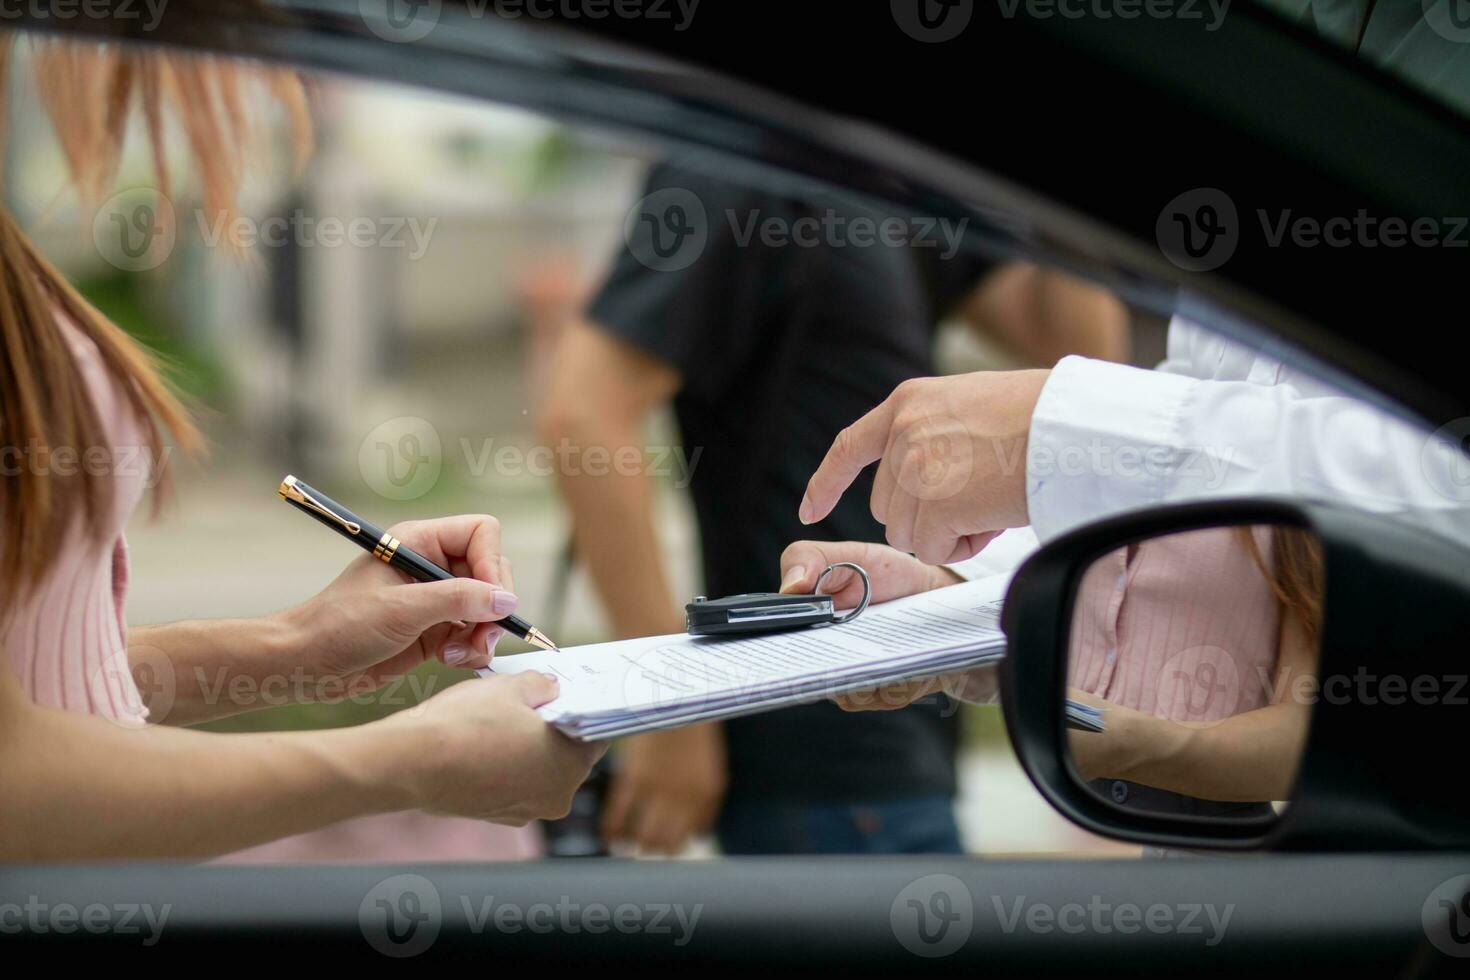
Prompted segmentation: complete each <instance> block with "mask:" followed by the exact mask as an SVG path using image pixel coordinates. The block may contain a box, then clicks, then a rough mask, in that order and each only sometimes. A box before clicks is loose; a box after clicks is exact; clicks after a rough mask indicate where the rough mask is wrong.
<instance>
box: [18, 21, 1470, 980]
mask: <svg viewBox="0 0 1470 980" xmlns="http://www.w3.org/2000/svg"><path fill="white" fill-rule="evenodd" d="M391 3H392V0H390V4H391ZM593 7H594V5H591V4H588V5H585V6H584V5H574V4H563V5H550V4H547V5H537V4H535V3H529V2H528V3H527V4H524V5H519V4H497V5H494V6H488V5H483V4H482V5H478V6H476V5H473V4H470V5H464V6H462V5H459V4H454V3H447V2H446V3H442V4H440V3H437V2H431V3H428V4H417V5H398V4H392V5H391V6H390V5H388V4H377V5H375V4H373V3H369V2H366V0H364V2H363V3H361V4H359V3H354V2H347V0H317V2H294V0H292V2H282V3H276V4H272V5H270V6H268V7H260V8H256V7H253V6H249V5H240V6H235V5H225V6H221V7H219V8H215V7H212V6H204V5H185V4H178V5H177V6H172V5H171V7H170V9H169V10H168V11H166V12H165V14H164V15H163V16H162V17H161V18H160V19H159V20H158V22H157V23H156V24H155V25H153V26H152V27H150V28H148V29H147V30H144V29H143V28H142V27H141V26H140V25H139V22H137V21H133V20H123V19H105V18H91V19H89V18H78V19H65V20H63V19H59V18H55V17H51V16H48V15H45V14H44V13H37V12H35V11H31V12H28V13H26V14H23V15H22V16H21V17H19V18H17V19H16V20H15V21H14V22H13V26H16V27H21V28H25V29H34V30H40V31H57V32H61V33H63V34H68V33H74V32H86V33H91V34H110V35H112V37H113V38H114V40H116V41H117V42H118V43H126V44H131V43H164V44H175V45H181V46H184V47H188V48H200V49H208V50H223V51H229V52H232V53H236V54H239V55H242V56H249V57H260V58H266V59H270V60H275V61H282V62H285V63H289V64H294V65H299V66H302V67H308V68H311V69H314V70H320V71H326V72H337V73H344V74H347V75H351V76H356V77H360V78H365V79H377V80H385V81H391V82H395V83H404V84H408V85H412V86H417V87H422V88H424V89H428V90H434V91H438V92H446V93H454V94H458V95H462V96H468V97H471V98H474V99H479V100H488V101H494V102H503V103H509V104H513V105H518V106H524V107H529V108H533V109H535V110H537V111H539V112H544V113H547V114H549V115H552V116H555V117H558V118H563V119H569V120H574V121H577V122H580V123H584V124H588V125H593V126H596V127H599V128H604V129H608V130H612V131H616V132H620V133H633V134H637V135H639V136H640V137H643V138H649V139H653V140H656V141H659V142H660V143H661V144H663V145H669V146H677V147H684V148H694V149H698V150H700V151H702V152H713V153H714V154H715V155H716V159H718V160H720V161H722V165H724V166H728V168H729V170H728V172H729V173H730V174H732V175H735V176H736V177H737V178H738V179H741V180H750V181H752V182H757V183H759V182H762V181H777V182H789V181H791V180H798V181H803V182H807V183H809V184H811V185H813V186H820V187H828V188H837V189H840V190H842V191H844V192H847V193H854V194H857V195H860V196H862V197H864V198H865V199H870V200H877V201H882V202H885V203H887V204H890V205H893V206H895V207H899V208H904V209H907V210H909V211H912V212H915V213H924V214H928V215H933V216H935V217H936V218H939V219H946V218H947V219H951V220H954V221H961V220H963V221H966V222H968V223H970V227H971V229H972V233H973V235H974V237H975V238H976V240H977V241H979V242H980V243H981V244H982V245H983V247H984V248H985V249H986V250H987V251H989V252H991V253H992V254H995V255H998V256H1010V257H1020V258H1026V259H1032V260H1035V261H1038V262H1042V263H1045V264H1048V265H1056V266H1060V267H1062V268H1065V269H1067V270H1070V271H1074V272H1077V273H1080V274H1082V275H1084V276H1086V277H1089V278H1091V279H1094V280H1095V281H1097V282H1100V283H1102V284H1104V285H1107V286H1108V287H1110V288H1112V289H1113V290H1115V291H1116V292H1118V293H1119V294H1121V295H1123V296H1126V297H1127V298H1128V299H1130V300H1131V301H1132V302H1133V303H1135V304H1137V305H1138V306H1139V307H1141V308H1145V309H1149V310H1152V311H1153V312H1154V313H1156V314H1159V315H1161V316H1173V315H1179V314H1184V315H1187V316H1188V317H1189V318H1190V319H1191V320H1193V321H1195V322H1198V323H1200V324H1202V325H1204V326H1206V327H1209V328H1211V329H1212V330H1215V331H1217V332H1219V333H1220V334H1223V335H1226V336H1231V337H1235V338H1240V339H1243V340H1246V341H1248V342H1249V343H1252V344H1254V345H1257V346H1261V347H1264V348H1266V349H1268V350H1269V351H1271V352H1272V353H1274V354H1275V355H1276V356H1277V357H1279V358H1280V359H1281V360H1282V361H1285V362H1287V363H1290V364H1292V365H1294V366H1295V367H1296V368H1298V369H1300V370H1303V371H1307V372H1309V373H1311V374H1313V375H1314V376H1316V377H1319V378H1322V379H1325V380H1327V381H1329V382H1331V383H1333V384H1336V385H1338V386H1340V387H1341V388H1343V389H1344V390H1347V391H1350V392H1352V393H1353V394H1355V395H1357V396H1359V397H1362V398H1364V399H1367V400H1370V401H1372V402H1373V403H1374V404H1376V405H1378V406H1380V407H1382V408H1384V409H1385V410H1388V411H1391V412H1394V413H1397V414H1399V415H1401V416H1403V417H1405V418H1408V419H1412V420H1414V421H1415V422H1416V423H1417V424H1420V425H1423V426H1424V427H1425V429H1426V431H1430V430H1433V429H1436V428H1439V427H1441V426H1445V425H1447V424H1453V423H1454V422H1455V420H1457V419H1462V418H1464V417H1466V416H1470V407H1467V406H1470V397H1467V391H1466V387H1465V385H1464V382H1463V377H1462V370H1461V367H1460V365H1461V363H1462V362H1461V359H1460V358H1459V357H1457V356H1455V354H1456V353H1458V351H1457V349H1456V348H1455V347H1454V346H1447V344H1449V345H1454V344H1455V341H1454V339H1453V338H1452V339H1450V340H1448V341H1447V340H1446V338H1445V326H1446V322H1447V321H1446V312H1445V311H1453V310H1456V309H1458V308H1459V303H1458V302H1457V301H1458V300H1459V299H1460V287H1461V284H1462V283H1463V282H1464V276H1463V270H1462V266H1463V253H1460V252H1457V251H1456V249H1457V248H1461V247H1464V245H1463V242H1464V240H1465V239H1464V238H1463V237H1460V236H1461V235H1462V234H1463V219H1462V218H1460V217H1457V216H1464V215H1470V184H1467V180H1466V175H1467V174H1470V128H1467V126H1466V122H1465V120H1464V118H1463V116H1462V115H1461V110H1460V109H1459V108H1458V104H1457V103H1453V102H1452V101H1451V100H1449V99H1447V98H1445V97H1443V96H1442V95H1441V94H1438V93H1426V92H1425V91H1423V90H1422V88H1421V87H1416V83H1415V82H1414V81H1413V80H1412V79H1409V80H1406V79H1404V78H1402V77H1399V76H1397V75H1394V74H1391V73H1390V72H1388V71H1385V70H1383V69H1380V68H1379V67H1378V66H1376V65H1374V64H1371V63H1369V62H1368V61H1367V60H1366V59H1364V58H1362V57H1359V56H1358V55H1356V54H1355V53H1353V52H1351V51H1347V50H1344V49H1342V48H1340V47H1338V46H1335V45H1334V44H1333V43H1331V42H1328V41H1323V40H1321V39H1319V38H1317V37H1315V36H1314V35H1313V33H1312V32H1310V31H1308V30H1306V29H1305V28H1303V27H1301V26H1300V25H1299V24H1295V23H1293V22H1290V21H1288V20H1286V19H1283V18H1282V17H1280V16H1279V15H1278V14H1277V13H1274V12H1272V11H1267V10H1263V9H1259V8H1257V7H1255V6H1253V5H1250V6H1248V5H1245V4H1236V5H1234V6H1232V7H1230V8H1229V9H1228V10H1223V11H1215V12H1214V13H1212V12H1211V11H1210V10H1209V9H1207V8H1199V7H1196V6H1195V5H1190V4H1180V5H1177V6H1172V7H1169V8H1168V11H1169V13H1168V14H1166V15H1158V14H1157V13H1128V14H1126V15H1125V14H1124V13H1123V7H1124V5H1119V6H1118V8H1117V9H1115V8H1113V7H1106V8H1096V7H1093V8H1090V9H1087V10H1081V9H1080V8H1077V9H1074V8H1068V7H1066V5H1058V6H1057V7H1055V8H1053V7H1051V6H1048V5H1040V4H1026V3H1018V4H1014V5H1012V4H1006V3H1000V4H997V5H995V6H994V7H993V8H992V7H987V6H984V5H980V4H973V3H970V2H967V0H959V2H951V3H945V4H936V3H931V2H929V0H919V2H918V3H914V4H905V3H903V2H900V0H895V2H894V3H893V4H891V5H872V6H869V7H867V8H864V9H851V7H850V6H847V5H844V6H842V7H840V8H838V7H830V8H829V7H823V8H816V7H814V6H813V7H811V8H810V9H807V8H803V9H801V10H800V11H796V10H792V9H783V8H780V7H775V6H769V7H768V6H765V5H754V4H748V3H747V4H721V5H719V6H715V5H713V4H708V5H693V4H691V5H688V6H686V7H680V6H677V5H673V4H662V3H657V2H649V3H647V4H640V5H636V6H619V5H617V4H613V5H610V6H608V7H606V8H604V7H601V6H596V10H597V11H601V13H593ZM1099 9H1104V10H1105V12H1106V13H1107V15H1106V16H1104V15H1100V14H1099V13H1098V10H1099ZM1127 9H1128V10H1129V11H1132V10H1133V8H1131V7H1129V8H1127ZM1150 9H1153V8H1150ZM1159 9H1163V8H1159ZM1079 11H1080V12H1079ZM1191 12H1197V13H1198V14H1199V16H1194V14H1193V13H1191ZM1288 12H1290V11H1288ZM1435 23H1441V24H1442V25H1443V24H1448V25H1449V26H1448V27H1444V28H1443V29H1444V30H1446V31H1451V32H1453V29H1454V25H1455V22H1454V21H1453V20H1448V21H1443V22H1439V21H1436V22H1435ZM1436 36H1439V37H1441V38H1442V39H1443V35H1436ZM1455 50H1456V51H1457V50H1458V49H1455ZM1449 64H1450V65H1451V67H1450V69H1448V71H1447V74H1446V75H1445V76H1441V77H1450V78H1453V77H1454V73H1455V72H1456V71H1460V70H1463V59H1459V60H1451V61H1450V62H1449ZM1428 74H1429V75H1430V76H1433V73H1432V72H1430V73H1428ZM1365 211H1366V212H1368V213H1371V214H1374V215H1393V216H1398V217H1401V218H1407V219H1409V220H1410V221H1411V222H1412V221H1413V220H1414V219H1418V218H1423V219H1427V220H1429V221H1430V222H1431V223H1432V227H1433V237H1434V240H1435V242H1436V243H1437V244H1436V246H1435V247H1428V248H1408V247H1393V246H1385V247H1371V246H1367V245H1365V244H1364V242H1363V241H1362V240H1361V239H1358V240H1354V242H1353V244H1352V245H1350V246H1349V247H1333V246H1331V245H1324V244H1323V236H1322V234H1321V233H1320V228H1321V227H1322V226H1323V224H1324V223H1325V222H1327V221H1329V220H1331V219H1334V218H1342V217H1344V216H1347V217H1353V218H1355V217H1356V216H1357V215H1358V214H1359V213H1361V212H1365ZM1303 216H1306V217H1308V218H1309V219H1311V221H1313V222H1315V227H1318V228H1319V233H1318V234H1316V235H1315V236H1313V235H1301V234H1297V233H1295V232H1294V231H1293V230H1292V229H1295V228H1297V227H1298V226H1297V225H1295V224H1293V222H1294V221H1295V219H1299V218H1301V217H1303ZM1283 222H1285V225H1283ZM1457 224H1458V227H1459V228H1460V229H1461V230H1460V231H1458V232H1457V231H1456V227H1457ZM1283 227H1285V228H1287V229H1288V230H1287V231H1286V232H1285V233H1283V234H1281V235H1275V234H1274V231H1273V230H1274V229H1278V228H1283ZM1456 241H1459V242H1460V243H1461V244H1458V245H1457V244H1455V242H1456ZM1466 861H1467V858H1466V855H1464V854H1461V853H1455V852H1442V853H1435V852H1426V853H1413V854H1395V855H1382V854H1373V853H1322V854H1310V855H1307V854H1293V855H1264V856H1260V857H1251V858H1243V859H1234V860H1224V859H1215V858H1209V857H1204V856H1190V857H1180V858H1176V859H1173V860H1168V861H1139V860H1100V861H1069V860H1007V861H986V860H977V859H941V858H932V859H907V858H904V859H897V858H895V859H885V860H881V861H872V862H858V861H852V862H834V861H825V860H815V859H793V860H782V861H727V860H718V861H710V862H697V863H687V864H684V863H681V864H669V863H650V862H621V861H612V860H607V861H603V860H595V861H585V862H569V863H539V864H531V865H505V866H494V867H492V868H488V869H487V868H474V867H457V866H409V867H403V866H396V867H387V866H385V867H376V868H374V867H350V868H331V869H322V868H311V869H306V868H291V867H281V868H235V867H218V866H203V867H179V866H171V865H136V864H121V865H112V866H104V867H81V866H70V867H22V868H7V869H5V870H4V871H3V872H0V930H3V931H4V932H5V933H9V934H10V935H11V936H12V937H13V938H14V939H17V940H22V941H25V942H27V943H33V944H36V945H38V946H40V945H44V944H58V945H60V946H70V947H72V949H71V950H70V951H71V952H88V953H103V954H105V955H110V954H111V952H112V951H113V949H114V948H115V947H117V946H129V945H148V944H146V943H145V942H144V940H146V939H147V938H148V937H149V936H150V935H154V934H152V933H150V932H149V931H148V929H147V928H146V926H147V923H148V922H149V921H150V916H152V917H153V921H158V920H159V919H160V918H164V917H166V919H167V931H166V932H165V933H160V934H158V935H161V936H162V937H163V938H162V939H160V940H159V941H158V942H156V944H151V945H149V948H150V949H152V950H153V951H154V952H155V953H156V954H157V955H158V956H159V957H166V956H168V955H169V954H173V956H175V957H177V958H179V959H180V960H184V961H187V960H189V959H192V960H193V961H194V962H195V963H198V962H199V961H200V959H201V958H203V957H207V956H209V955H210V954H213V953H219V952H224V953H226V954H227V955H228V957H229V958H230V960H232V961H241V960H242V959H243V958H244V957H246V956H247V955H248V956H251V958H252V959H253V958H255V957H259V959H260V961H262V962H265V961H266V960H267V958H269V959H270V960H271V961H273V962H280V961H281V958H282V957H283V956H285V957H293V958H294V957H298V956H311V957H313V958H314V957H315V956H327V955H330V956H333V957H334V958H340V957H343V956H347V957H351V958H352V960H353V961H354V963H355V962H357V961H359V960H361V961H368V962H377V961H379V960H380V957H382V956H385V955H386V956H389V957H407V956H414V957H423V958H424V959H429V960H432V959H441V958H442V959H459V960H466V961H473V962H476V963H477V965H478V964H483V963H486V962H487V961H488V962H489V963H490V964H491V966H492V968H498V969H506V968H511V967H522V968H524V967H530V968H543V967H549V966H553V965H555V966H560V967H566V966H573V967H574V968H576V967H583V968H596V967H598V966H601V965H602V964H604V963H613V962H617V963H619V964H623V963H628V964H638V965H643V964H649V965H654V966H658V967H665V966H693V967H696V968H699V969H707V970H722V969H724V970H730V971H731V972H733V971H734V970H737V969H738V970H741V971H748V970H749V969H751V968H752V967H760V966H765V965H770V966H776V965H778V964H779V965H782V966H788V965H798V964H799V965H811V966H816V967H819V968H824V969H828V970H834V971H844V970H851V971H854V972H858V971H860V972H865V973H866V972H877V971H879V970H882V971H885V972H890V971H895V970H904V971H907V970H910V969H919V968H926V969H937V970H943V971H945V972H955V973H958V972H960V971H965V972H969V973H974V972H976V971H980V970H990V971H1000V972H1001V973H1003V974H1005V975H1010V974H1015V973H1020V972H1021V971H1023V970H1024V971H1028V972H1035V973H1039V974H1057V975H1075V974H1076V973H1078V972H1080V971H1085V970H1091V969H1096V970H1101V971H1118V972H1122V971H1126V972H1129V973H1139V972H1149V973H1164V972H1179V971H1181V970H1198V971H1202V972H1206V971H1207V972H1216V973H1238V972H1244V971H1245V970H1248V969H1262V968H1267V969H1269V968H1273V967H1281V966H1286V967H1301V966H1308V965H1310V966H1311V967H1314V968H1323V967H1333V966H1336V967H1338V968H1348V969H1355V970H1358V971H1363V970H1369V969H1371V970H1372V971H1373V972H1375V973H1376V974H1378V975H1382V974H1385V973H1388V972H1390V971H1396V970H1400V969H1404V970H1408V971H1415V970H1435V969H1444V966H1443V964H1444V963H1445V962H1447V960H1445V959H1444V956H1445V952H1444V951H1443V950H1440V949H1437V948H1435V947H1434V946H1433V945H1431V944H1430V941H1429V939H1428V936H1427V934H1426V931H1425V927H1424V925H1423V922H1424V919H1423V916H1424V915H1426V914H1428V912H1427V911H1426V910H1435V909H1438V907H1439V906H1438V905H1437V904H1436V903H1437V902H1438V901H1440V900H1441V899H1444V898H1445V896H1446V895H1448V894H1449V892H1446V891H1444V888H1445V886H1447V885H1450V884H1451V882H1452V881H1454V880H1455V879H1456V878H1457V876H1458V875H1460V874H1461V873H1462V872H1463V871H1464V868H1465V865H1466ZM1452 890H1453V889H1451V891H1452ZM1455 898H1458V896H1455V897H1454V898H1451V899H1450V902H1451V905H1453V904H1454V900H1455ZM500 907H507V908H510V909H512V910H514V914H513V915H511V916H510V917H509V918H506V919H504V920H500V919H497V918H495V917H494V914H493V910H494V909H496V908H500ZM90 908H102V909H104V910H114V911H116V912H117V914H118V915H119V916H121V915H124V914H126V915H127V916H128V921H129V922H130V923H133V924H134V925H136V926H137V928H130V929H127V930H124V929H122V928H117V929H113V930H110V931H106V932H105V933H103V934H97V933H93V932H91V931H89V930H87V929H85V928H81V927H78V926H77V925H75V923H76V922H78V921H83V922H84V921H85V916H84V914H83V913H84V912H85V910H87V909H90ZM42 909H44V912H43V911H40V910H42ZM58 909H71V910H75V911H74V912H72V913H69V914H65V915H63V916H62V917H61V919H60V920H58V919H57V918H56V916H55V912H56V910H58ZM165 910H166V911H165ZM58 921H61V922H63V923H67V922H71V923H72V924H71V925H69V926H67V925H63V927H57V926H56V924H55V923H56V922H58ZM154 938H157V936H156V935H155V936H154ZM15 945H17V946H18V945H19V943H16V944H15ZM1465 948H1466V947H1463V946H1461V947H1456V948H1455V949H1453V950H1451V952H1453V953H1456V954H1458V955H1462V954H1463V952H1464V949H1465ZM338 961H340V960H338Z"/></svg>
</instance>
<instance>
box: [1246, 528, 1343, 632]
mask: <svg viewBox="0 0 1470 980" xmlns="http://www.w3.org/2000/svg"><path fill="white" fill-rule="evenodd" d="M1238 531H1239V534H1240V537H1241V541H1242V543H1243V544H1244V545H1245V547H1246V549H1247V550H1248V551H1249V552H1250V555H1251V557H1252V558H1253V559H1254V560H1255V563H1256V566H1257V567H1258V568H1260V570H1261V574H1262V575H1264V576H1266V581H1267V582H1268V583H1270V585H1271V591H1272V592H1274V593H1275V594H1276V599H1277V601H1278V602H1280V603H1281V606H1282V608H1283V609H1284V610H1285V611H1286V612H1287V613H1289V614H1291V615H1293V616H1295V617H1296V618H1297V620H1298V621H1299V622H1300V623H1301V624H1302V629H1303V631H1304V632H1305V634H1306V638H1307V640H1308V641H1309V642H1311V643H1313V644H1315V643H1317V642H1318V641H1319V640H1320V639H1321V631H1322V589H1323V576H1322V546H1321V544H1320V543H1319V542H1318V541H1317V536H1316V535H1315V534H1312V533H1311V532H1309V531H1303V530H1302V529H1300V528H1295V527H1285V526H1279V527H1272V528H1270V533H1271V559H1270V561H1267V560H1266V557H1265V556H1264V555H1262V554H1261V549H1260V546H1259V545H1258V544H1257V543H1256V536H1255V534H1254V533H1252V532H1253V529H1252V528H1250V527H1242V528H1239V529H1238Z"/></svg>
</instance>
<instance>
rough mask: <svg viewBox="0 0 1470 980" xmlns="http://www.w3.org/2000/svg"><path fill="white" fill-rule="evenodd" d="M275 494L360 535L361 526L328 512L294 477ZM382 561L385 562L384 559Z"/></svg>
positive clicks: (285, 481)
mask: <svg viewBox="0 0 1470 980" xmlns="http://www.w3.org/2000/svg"><path fill="white" fill-rule="evenodd" d="M276 493H278V494H280V495H281V499H282V500H290V501H294V502H295V503H298V504H300V505H301V506H303V507H305V508H307V509H308V510H313V511H316V512H317V513H318V514H321V515H322V516H323V517H325V518H327V519H328V520H330V521H334V522H336V523H338V524H340V525H342V527H343V528H344V529H346V530H347V531H348V532H350V533H352V534H361V533H362V525H361V524H357V523H354V522H353V521H349V520H347V519H346V518H344V517H342V515H340V514H335V513H333V512H332V511H330V510H328V509H327V508H326V507H323V506H322V504H321V502H320V501H318V500H317V499H316V498H315V497H313V496H311V495H310V494H308V493H306V492H305V491H303V490H302V489H301V487H299V486H298V485H297V484H296V477H294V476H288V477H286V478H285V479H284V480H282V481H281V486H280V488H279V489H278V490H276ZM384 537H387V535H384ZM394 547H395V548H396V547H397V545H396V544H395V545H394ZM384 560H385V561H386V559H384Z"/></svg>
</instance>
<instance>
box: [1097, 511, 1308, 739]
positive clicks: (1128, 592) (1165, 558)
mask: <svg viewBox="0 0 1470 980" xmlns="http://www.w3.org/2000/svg"><path fill="white" fill-rule="evenodd" d="M1254 534H1255V539H1256V545H1257V548H1258V550H1259V551H1260V553H1261V555H1262V556H1263V558H1264V559H1265V560H1267V561H1269V560H1270V555H1271V532H1270V530H1269V529H1265V528H1257V529H1255V531H1254ZM1280 631H1281V604H1280V602H1279V601H1278V600H1277V598H1276V595H1275V593H1274V592H1273V591H1272V589H1271V585H1270V583H1269V582H1268V581H1267V580H1266V576H1265V575H1264V574H1263V573H1262V571H1261V569H1260V567H1259V566H1258V565H1257V564H1256V561H1255V559H1254V558H1253V557H1252V556H1251V554H1250V552H1249V551H1248V550H1247V548H1246V547H1245V543H1244V542H1243V541H1241V540H1240V538H1239V537H1238V532H1237V531H1236V530H1235V529H1233V528H1215V529H1210V530H1205V531H1191V532H1189V533H1185V534H1175V535H1170V536H1168V537H1163V538H1155V539H1153V540H1150V541H1145V542H1143V543H1142V544H1140V545H1137V546H1134V547H1130V548H1124V549H1120V550H1118V551H1114V552H1111V553H1110V554H1107V555H1105V556H1103V557H1102V558H1101V559H1099V560H1098V561H1097V562H1096V564H1094V565H1093V566H1092V567H1091V568H1090V569H1088V571H1087V573H1086V574H1085V575H1084V576H1083V578H1082V584H1081V585H1080V587H1079V589H1078V593H1077V604H1076V606H1075V609H1074V614H1073V619H1072V648H1071V670H1070V675H1069V677H1068V684H1069V685H1070V686H1072V687H1077V688H1081V689H1082V690H1084V691H1087V692H1088V693H1090V694H1096V695H1097V696H1098V697H1101V698H1105V699H1106V700H1108V701H1111V702H1113V703H1114V704H1117V705H1121V706H1123V707H1125V708H1134V709H1136V710H1138V711H1143V712H1147V713H1149V714H1152V715H1156V716H1158V717H1160V718H1168V719H1170V720H1172V721H1218V720H1219V719H1221V718H1228V717H1230V716H1231V715H1236V714H1240V713H1241V712H1244V711H1251V710H1253V709H1255V708H1261V707H1264V706H1265V705H1266V704H1268V703H1269V701H1270V691H1271V685H1272V684H1273V683H1274V676H1273V675H1274V671H1275V668H1276V660H1277V651H1278V648H1279V646H1280Z"/></svg>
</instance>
